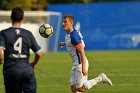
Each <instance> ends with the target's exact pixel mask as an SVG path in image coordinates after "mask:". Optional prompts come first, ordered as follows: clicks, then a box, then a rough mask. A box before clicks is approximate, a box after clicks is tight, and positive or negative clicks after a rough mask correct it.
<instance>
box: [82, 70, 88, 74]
mask: <svg viewBox="0 0 140 93" xmlns="http://www.w3.org/2000/svg"><path fill="white" fill-rule="evenodd" d="M82 73H83V75H84V76H86V75H87V74H88V71H87V69H85V68H82Z"/></svg>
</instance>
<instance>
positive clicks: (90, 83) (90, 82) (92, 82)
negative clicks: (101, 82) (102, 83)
mask: <svg viewBox="0 0 140 93" xmlns="http://www.w3.org/2000/svg"><path fill="white" fill-rule="evenodd" d="M96 84H97V81H96V80H95V79H91V80H88V81H86V82H85V83H84V87H85V88H86V89H90V88H92V87H93V86H95V85H96Z"/></svg>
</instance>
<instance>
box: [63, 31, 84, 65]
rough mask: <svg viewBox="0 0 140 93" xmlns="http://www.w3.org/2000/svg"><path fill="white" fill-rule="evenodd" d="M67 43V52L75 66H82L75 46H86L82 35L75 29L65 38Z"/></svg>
mask: <svg viewBox="0 0 140 93" xmlns="http://www.w3.org/2000/svg"><path fill="white" fill-rule="evenodd" d="M65 43H66V46H67V51H68V53H69V55H70V56H71V58H72V60H73V65H76V64H81V60H80V59H81V58H80V54H79V53H78V51H77V50H76V48H75V46H76V45H78V44H80V43H82V44H83V46H85V44H84V41H83V37H82V35H81V33H80V32H79V31H77V30H75V29H73V31H72V32H70V33H69V34H67V35H66V36H65Z"/></svg>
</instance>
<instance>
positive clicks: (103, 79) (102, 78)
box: [83, 73, 112, 89]
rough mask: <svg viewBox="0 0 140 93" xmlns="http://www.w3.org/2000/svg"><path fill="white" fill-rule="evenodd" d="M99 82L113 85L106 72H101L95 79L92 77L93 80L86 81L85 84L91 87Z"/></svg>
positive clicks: (86, 86) (88, 87) (87, 87)
mask: <svg viewBox="0 0 140 93" xmlns="http://www.w3.org/2000/svg"><path fill="white" fill-rule="evenodd" d="M99 82H103V83H107V84H109V85H110V86H112V82H111V80H110V79H109V78H108V77H107V76H106V75H105V74H104V73H101V74H100V75H99V76H98V77H96V78H94V79H91V80H88V81H86V82H84V84H83V86H84V87H85V88H86V89H90V88H92V87H93V86H95V85H96V84H97V83H99Z"/></svg>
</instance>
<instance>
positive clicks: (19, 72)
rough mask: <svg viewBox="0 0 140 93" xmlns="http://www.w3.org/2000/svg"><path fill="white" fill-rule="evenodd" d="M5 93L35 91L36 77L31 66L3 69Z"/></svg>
mask: <svg viewBox="0 0 140 93" xmlns="http://www.w3.org/2000/svg"><path fill="white" fill-rule="evenodd" d="M3 74H4V84H5V91H6V93H23V92H24V93H36V79H35V75H34V71H33V68H32V67H27V68H26V69H25V68H24V69H21V68H10V69H6V70H4V73H3Z"/></svg>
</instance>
